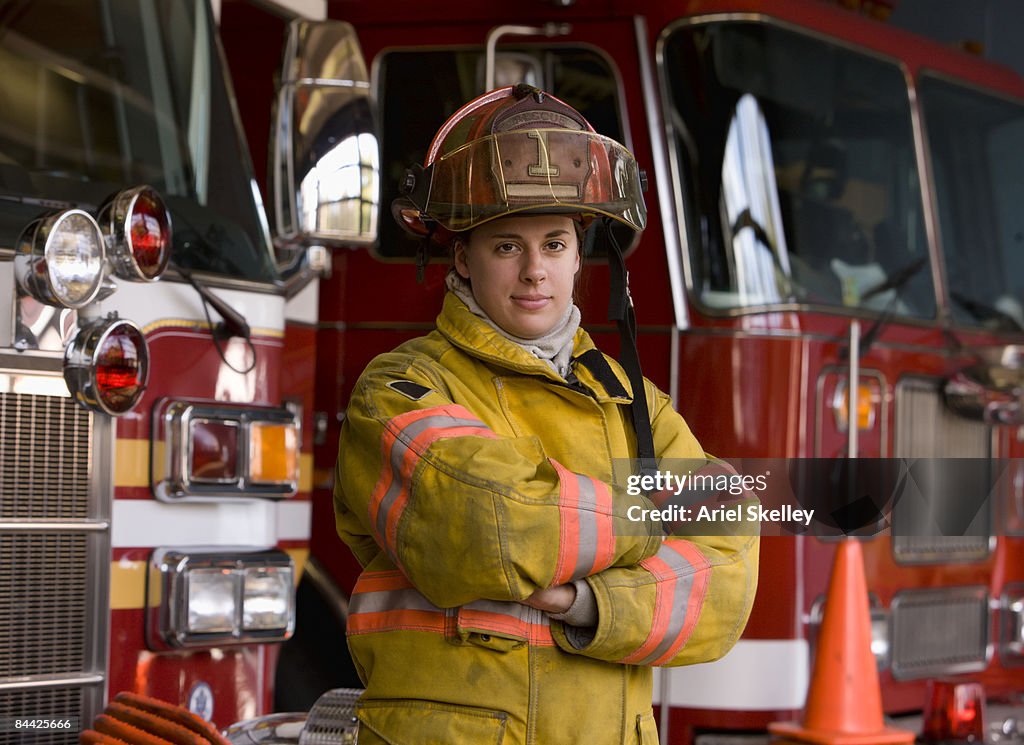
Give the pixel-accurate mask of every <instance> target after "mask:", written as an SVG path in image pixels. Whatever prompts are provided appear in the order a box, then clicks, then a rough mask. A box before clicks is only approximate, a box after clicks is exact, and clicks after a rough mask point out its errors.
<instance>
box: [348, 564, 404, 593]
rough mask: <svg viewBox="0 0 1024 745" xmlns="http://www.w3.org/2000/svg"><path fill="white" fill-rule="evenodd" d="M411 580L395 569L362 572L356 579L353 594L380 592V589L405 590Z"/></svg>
mask: <svg viewBox="0 0 1024 745" xmlns="http://www.w3.org/2000/svg"><path fill="white" fill-rule="evenodd" d="M411 587H412V582H410V581H409V580H408V579H406V577H405V575H404V574H402V573H401V572H400V571H398V570H397V569H389V570H386V571H383V572H363V573H362V574H360V575H359V579H357V580H356V586H355V587H354V588H353V594H354V593H359V592H380V591H382V590H407V589H409V588H411Z"/></svg>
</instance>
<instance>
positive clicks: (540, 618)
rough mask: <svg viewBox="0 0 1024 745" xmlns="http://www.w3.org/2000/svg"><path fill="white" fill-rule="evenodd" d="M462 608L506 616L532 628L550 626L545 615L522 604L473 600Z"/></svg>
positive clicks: (548, 619)
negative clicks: (532, 626) (530, 625)
mask: <svg viewBox="0 0 1024 745" xmlns="http://www.w3.org/2000/svg"><path fill="white" fill-rule="evenodd" d="M462 607H463V608H465V609H467V610H476V611H482V612H484V613H494V614H495V615H500V616H508V617H510V618H514V619H516V620H518V621H521V622H523V623H529V624H533V625H534V626H550V625H551V619H550V618H548V615H547V613H544V612H543V611H540V610H537V609H536V608H531V607H530V606H528V605H523V604H522V603H515V602H502V601H500V600H474V601H473V602H472V603H466V604H465V605H464V606H462Z"/></svg>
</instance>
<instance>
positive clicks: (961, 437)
mask: <svg viewBox="0 0 1024 745" xmlns="http://www.w3.org/2000/svg"><path fill="white" fill-rule="evenodd" d="M893 455H894V456H895V457H897V458H985V459H990V458H991V457H992V431H991V429H990V428H989V427H988V426H987V425H985V424H983V423H982V422H973V421H970V420H968V419H964V418H963V417H959V416H957V415H956V414H953V413H952V412H951V411H950V410H949V409H948V408H946V406H945V404H944V403H943V401H942V393H941V391H940V389H939V383H938V381H934V380H922V379H913V378H911V379H907V380H903V381H901V382H900V383H899V384H898V385H897V386H896V431H895V447H894V452H893ZM979 488H982V487H980V486H979ZM980 496H981V495H979V498H980ZM900 504H901V503H897V505H896V509H895V510H894V512H893V539H892V550H893V554H894V556H895V558H896V561H897V562H900V563H906V564H922V563H944V562H948V561H981V560H984V559H986V558H987V557H988V554H989V550H990V549H989V536H988V535H966V536H929V535H916V536H915V535H909V532H910V531H909V530H908V529H905V528H904V529H901V526H906V525H907V524H908V523H910V522H911V520H910V517H909V515H908V514H907V513H906V512H905V511H901V509H900ZM902 504H904V506H906V505H907V503H906V502H903V503H902ZM988 510H990V505H987V508H986V511H985V514H982V515H981V516H980V519H982V520H987V523H986V524H988V525H991V515H990V514H989V512H988Z"/></svg>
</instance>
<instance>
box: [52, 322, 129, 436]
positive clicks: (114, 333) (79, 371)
mask: <svg viewBox="0 0 1024 745" xmlns="http://www.w3.org/2000/svg"><path fill="white" fill-rule="evenodd" d="M148 375H149V346H148V345H147V344H146V337H144V336H143V335H142V332H141V331H140V330H139V327H138V326H136V325H135V324H134V323H132V322H131V321H126V320H121V319H118V318H117V316H116V315H113V314H112V315H110V316H108V317H107V318H99V319H96V320H94V321H91V322H89V323H87V324H85V325H83V326H82V327H81V328H80V329H79V331H78V334H77V335H76V336H75V338H74V340H72V342H71V343H70V344H69V345H68V347H67V349H66V350H65V352H64V381H65V382H66V383H67V385H68V390H69V391H71V395H72V396H73V397H74V399H75V400H76V401H78V402H79V403H80V404H82V405H83V406H85V407H86V408H89V409H92V410H94V411H101V412H103V413H105V414H112V415H114V416H117V415H119V414H124V413H126V412H128V411H130V410H131V409H132V408H133V407H134V406H135V404H137V403H138V402H139V399H140V398H141V397H142V393H143V391H145V390H146V379H147V377H148Z"/></svg>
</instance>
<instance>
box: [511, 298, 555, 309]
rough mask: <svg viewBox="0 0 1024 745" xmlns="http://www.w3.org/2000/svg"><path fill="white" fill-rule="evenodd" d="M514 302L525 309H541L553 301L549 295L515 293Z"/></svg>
mask: <svg viewBox="0 0 1024 745" xmlns="http://www.w3.org/2000/svg"><path fill="white" fill-rule="evenodd" d="M512 302H513V303H515V304H516V305H517V306H518V307H520V308H522V309H523V310H541V309H542V308H545V307H547V305H548V303H550V302H551V297H550V296H548V295H513V296H512Z"/></svg>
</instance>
